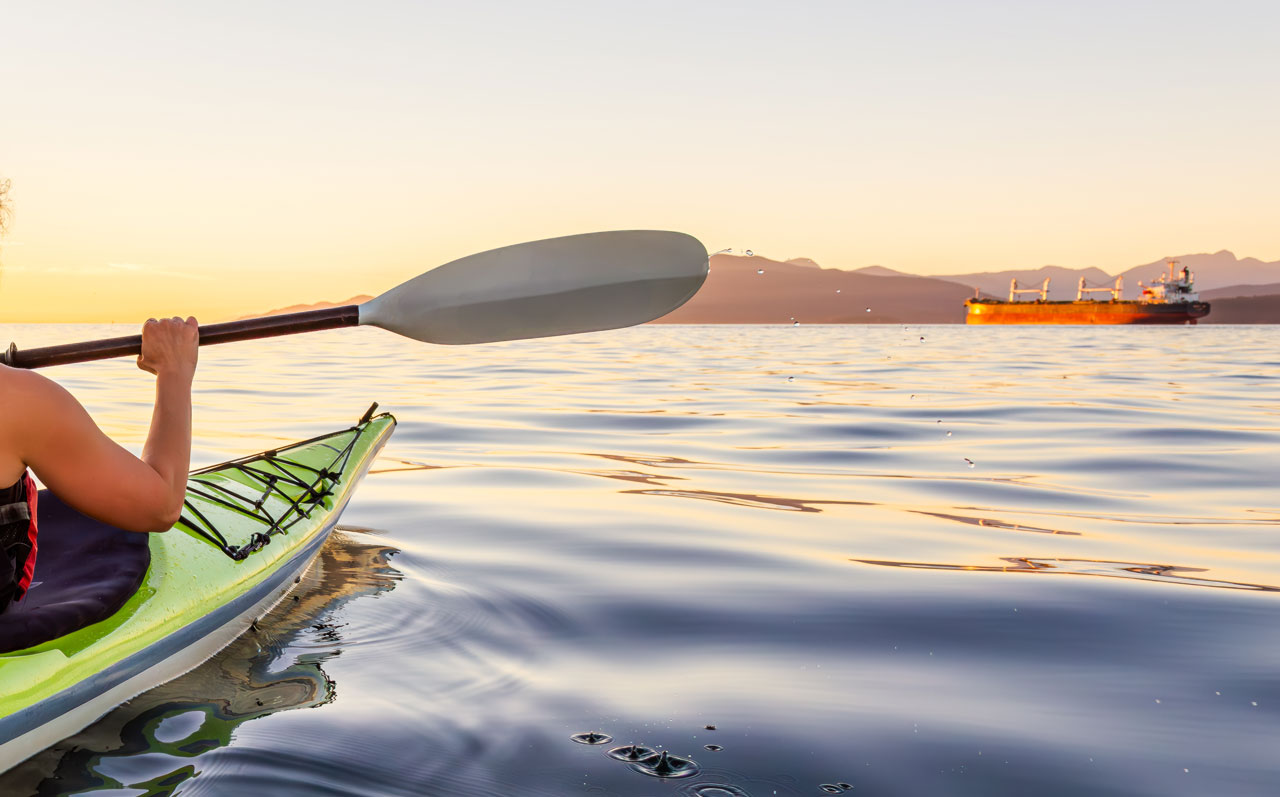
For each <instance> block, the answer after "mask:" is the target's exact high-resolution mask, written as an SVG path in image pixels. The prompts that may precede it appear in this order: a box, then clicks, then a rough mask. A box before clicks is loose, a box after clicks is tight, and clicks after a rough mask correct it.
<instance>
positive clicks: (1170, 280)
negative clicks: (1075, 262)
mask: <svg viewBox="0 0 1280 797" xmlns="http://www.w3.org/2000/svg"><path fill="white" fill-rule="evenodd" d="M1168 267H1169V272H1168V274H1161V275H1160V276H1159V277H1157V278H1156V279H1155V280H1153V281H1152V282H1151V283H1150V284H1147V285H1144V284H1142V283H1141V282H1139V283H1138V287H1140V288H1141V289H1142V298H1141V299H1136V300H1124V299H1121V298H1120V297H1121V295H1122V292H1123V290H1124V282H1123V278H1122V277H1116V282H1115V285H1113V286H1110V287H1103V288H1090V287H1086V285H1085V280H1084V277H1081V278H1080V286H1079V288H1078V290H1077V291H1076V299H1075V301H1049V280H1048V279H1047V278H1046V279H1045V281H1044V284H1042V285H1041V286H1040V287H1039V288H1019V287H1018V281H1017V280H1016V279H1015V280H1013V281H1012V282H1011V283H1010V285H1009V300H1008V301H1004V300H1001V299H983V298H978V297H977V296H975V297H974V298H972V299H969V300H968V301H966V302H965V303H964V304H965V307H966V308H967V310H968V312H967V314H966V316H965V323H967V324H1194V323H1195V322H1196V319H1199V318H1204V317H1205V316H1207V315H1208V314H1209V303H1208V302H1202V301H1200V295H1199V294H1197V293H1196V292H1195V287H1194V286H1195V276H1194V275H1193V274H1192V273H1191V272H1190V271H1188V270H1187V268H1186V267H1185V266H1183V267H1182V269H1181V270H1178V261H1176V260H1170V261H1169V262H1168ZM1094 293H1110V294H1111V298H1110V299H1092V298H1089V296H1090V294H1094ZM1029 294H1039V295H1038V296H1037V297H1035V298H1032V299H1019V297H1020V296H1026V295H1029Z"/></svg>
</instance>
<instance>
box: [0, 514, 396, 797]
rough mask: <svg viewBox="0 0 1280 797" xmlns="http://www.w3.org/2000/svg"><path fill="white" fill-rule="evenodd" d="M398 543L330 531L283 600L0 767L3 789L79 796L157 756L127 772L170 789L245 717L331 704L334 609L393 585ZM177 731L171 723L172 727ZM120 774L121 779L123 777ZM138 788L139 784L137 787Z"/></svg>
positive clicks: (340, 634) (341, 640)
mask: <svg viewBox="0 0 1280 797" xmlns="http://www.w3.org/2000/svg"><path fill="white" fill-rule="evenodd" d="M397 553H398V551H397V550H396V549H395V548H392V547H389V546H387V545H384V544H381V543H380V542H378V541H377V540H376V538H370V537H369V536H368V535H366V534H360V533H343V531H342V529H341V528H339V530H337V531H335V532H334V533H333V534H332V535H331V536H330V537H329V540H328V542H326V543H325V545H324V547H323V548H321V550H320V555H319V556H317V557H316V559H315V561H314V562H312V563H311V567H310V568H309V569H308V570H307V572H306V574H305V575H303V577H302V582H301V583H300V584H298V586H297V587H295V588H294V590H293V592H291V593H290V594H289V597H288V598H287V599H286V600H284V601H281V602H280V603H279V604H278V605H277V606H276V608H275V609H273V610H271V611H270V612H269V613H267V614H266V615H265V616H263V617H261V618H259V619H258V621H257V623H255V626H256V628H255V630H254V631H252V632H250V633H247V634H242V635H241V636H240V637H238V638H237V639H236V640H235V641H234V642H232V643H231V644H230V645H227V646H226V647H225V648H223V649H222V650H221V651H219V652H218V653H217V655H215V656H214V657H213V658H211V659H209V660H208V661H206V662H204V663H203V664H201V665H200V666H198V667H196V668H195V669H194V670H192V671H191V672H188V673H186V674H185V675H182V676H179V677H178V678H175V679H173V680H172V681H169V682H168V683H166V684H164V685H162V686H157V687H156V688H154V689H151V690H148V691H147V692H145V693H144V694H141V695H138V696H137V697H135V698H133V699H131V700H129V701H127V702H126V703H124V704H123V705H121V706H119V707H117V708H115V709H113V710H112V711H110V712H109V713H108V714H107V715H106V716H105V717H103V718H102V719H100V720H98V721H96V722H94V723H93V724H92V725H90V726H89V727H87V728H85V729H84V730H83V731H80V732H79V733H77V734H74V735H72V736H69V737H67V738H66V739H63V740H62V741H60V742H57V743H55V744H53V745H52V746H51V747H48V748H46V749H45V750H43V751H41V752H40V753H37V754H36V755H34V756H32V757H31V758H29V759H27V760H26V761H25V762H23V763H22V764H20V765H18V766H16V767H14V768H13V769H10V770H9V771H8V772H5V773H3V774H0V794H3V795H7V794H46V793H59V794H78V793H80V792H81V791H91V790H93V789H94V788H98V789H101V788H104V787H106V786H111V787H113V788H119V789H125V788H127V787H128V786H130V784H129V783H127V782H126V783H119V784H117V783H116V782H115V781H114V778H113V773H114V776H116V777H118V776H120V773H121V769H120V766H119V764H120V763H121V762H122V761H131V762H135V764H136V762H137V761H138V760H139V759H138V758H136V756H139V755H140V754H144V753H148V754H159V755H155V756H152V757H151V759H150V761H151V762H153V763H154V764H155V766H154V767H151V766H146V767H144V768H143V769H144V770H145V771H140V770H139V769H138V768H137V766H136V765H131V766H128V767H126V769H127V770H128V773H129V778H133V779H135V780H148V779H149V780H151V781H155V780H161V781H163V782H164V783H165V784H166V786H167V787H169V788H174V789H177V788H178V786H179V784H180V783H182V782H184V781H186V780H188V779H190V778H193V777H195V776H196V773H197V772H198V771H199V770H200V769H202V768H203V767H202V765H201V762H200V761H199V760H198V759H199V758H200V757H202V756H204V755H206V754H208V753H211V752H213V751H216V750H218V749H219V748H222V747H225V746H227V745H228V744H230V743H231V740H232V735H233V733H234V732H235V731H236V729H237V728H239V727H240V726H241V725H242V724H244V723H246V722H251V721H253V720H256V719H258V718H260V717H264V716H267V715H270V714H275V713H277V712H281V711H289V710H292V709H297V708H313V707H316V706H321V705H324V704H325V703H328V702H330V701H332V700H333V699H334V697H335V685H334V682H333V681H332V680H330V678H329V676H328V674H327V673H326V672H325V670H324V666H325V664H326V663H327V662H328V661H329V660H330V659H332V658H334V657H335V656H338V655H340V653H341V652H342V651H343V649H344V648H345V647H346V645H347V638H346V635H345V633H344V631H343V630H342V628H343V625H344V624H343V623H341V622H339V621H337V620H336V617H335V615H336V614H337V613H339V612H341V611H342V609H343V607H345V606H346V605H347V604H348V603H349V602H351V601H354V600H356V599H358V598H361V597H365V596H372V595H379V594H382V593H385V592H388V591H390V590H393V589H395V587H396V585H397V584H398V583H399V581H400V578H401V573H400V572H399V571H398V570H396V569H395V568H394V567H393V566H392V564H391V557H392V556H394V555H395V554H397ZM175 729H177V730H175ZM126 780H127V779H126ZM135 788H141V787H138V786H135Z"/></svg>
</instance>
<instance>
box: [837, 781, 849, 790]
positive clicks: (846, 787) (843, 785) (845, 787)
mask: <svg viewBox="0 0 1280 797" xmlns="http://www.w3.org/2000/svg"><path fill="white" fill-rule="evenodd" d="M836 785H837V786H839V787H840V788H842V789H852V788H853V787H852V786H850V785H849V784H848V783H844V782H843V781H842V782H840V783H837V784H836Z"/></svg>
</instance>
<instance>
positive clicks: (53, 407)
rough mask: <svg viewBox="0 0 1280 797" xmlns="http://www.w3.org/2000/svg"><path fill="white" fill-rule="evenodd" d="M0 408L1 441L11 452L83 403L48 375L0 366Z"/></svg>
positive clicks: (74, 411) (63, 419) (73, 413)
mask: <svg viewBox="0 0 1280 797" xmlns="http://www.w3.org/2000/svg"><path fill="white" fill-rule="evenodd" d="M0 407H3V408H4V411H3V412H0V443H2V444H3V448H4V449H5V450H6V451H9V452H12V451H15V450H18V449H20V448H21V446H20V445H19V444H20V442H21V440H22V439H24V438H25V437H26V436H27V435H28V434H29V433H31V432H33V431H37V430H40V429H44V428H48V427H49V426H50V425H51V424H57V423H58V422H65V421H66V420H67V416H68V415H69V414H72V415H75V414H79V412H77V411H78V410H80V403H79V402H78V401H76V400H75V398H74V397H73V396H72V395H71V394H70V393H68V392H67V391H66V389H65V388H63V387H62V386H61V385H59V384H58V383H57V382H54V381H53V380H52V379H49V378H48V377H45V376H41V375H40V374H38V373H36V372H34V371H28V370H26V369H25V368H9V367H7V366H3V365H0Z"/></svg>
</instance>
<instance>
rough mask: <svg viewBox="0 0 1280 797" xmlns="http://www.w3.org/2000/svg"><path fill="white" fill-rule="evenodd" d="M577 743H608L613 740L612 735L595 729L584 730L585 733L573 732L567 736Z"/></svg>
mask: <svg viewBox="0 0 1280 797" xmlns="http://www.w3.org/2000/svg"><path fill="white" fill-rule="evenodd" d="M569 738H570V739H572V740H573V741H575V742H577V743H578V744H608V743H609V742H612V741H613V737H612V736H610V735H609V734H607V733H596V732H595V731H586V732H585V733H575V734H574V735H572V736H570V737H569Z"/></svg>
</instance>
